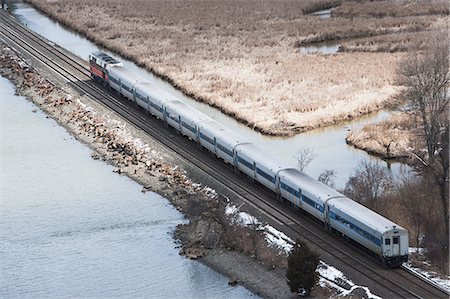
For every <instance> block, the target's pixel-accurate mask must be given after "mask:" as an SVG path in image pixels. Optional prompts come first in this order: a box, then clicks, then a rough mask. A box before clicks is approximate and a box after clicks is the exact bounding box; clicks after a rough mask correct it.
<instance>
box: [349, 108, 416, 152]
mask: <svg viewBox="0 0 450 299" xmlns="http://www.w3.org/2000/svg"><path fill="white" fill-rule="evenodd" d="M414 130H415V127H414V122H413V119H412V117H411V115H409V114H406V113H403V112H396V113H393V114H392V115H391V116H390V117H389V118H388V119H386V120H384V121H382V122H379V123H375V124H369V125H366V126H365V127H363V128H362V129H361V130H360V131H355V132H351V133H350V134H349V135H348V136H347V138H346V141H347V143H348V144H351V145H353V146H354V147H356V148H359V149H362V150H364V151H366V152H369V153H371V154H374V155H377V156H380V157H382V158H386V159H392V158H395V159H408V158H410V157H411V153H412V152H413V148H414V147H415V144H414V143H415V140H416V135H415V134H416V132H415V131H414Z"/></svg>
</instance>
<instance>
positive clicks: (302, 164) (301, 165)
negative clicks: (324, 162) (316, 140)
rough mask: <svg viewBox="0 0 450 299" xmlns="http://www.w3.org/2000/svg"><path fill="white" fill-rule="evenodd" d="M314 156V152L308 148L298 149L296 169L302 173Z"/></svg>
mask: <svg viewBox="0 0 450 299" xmlns="http://www.w3.org/2000/svg"><path fill="white" fill-rule="evenodd" d="M316 156H317V155H316V154H315V153H314V150H313V149H312V148H310V147H305V148H302V149H300V150H299V151H298V152H297V156H296V158H297V166H298V169H300V171H304V170H305V169H306V167H308V165H309V163H311V162H312V160H314V158H315V157H316Z"/></svg>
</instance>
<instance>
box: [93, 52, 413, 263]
mask: <svg viewBox="0 0 450 299" xmlns="http://www.w3.org/2000/svg"><path fill="white" fill-rule="evenodd" d="M89 63H90V71H91V76H92V77H93V78H94V79H95V80H97V81H99V82H101V83H102V84H104V85H107V86H109V87H110V88H112V89H113V90H116V91H117V92H118V93H120V94H121V95H122V96H124V97H125V98H127V99H129V100H130V101H133V102H135V103H137V105H139V106H141V107H142V108H143V109H145V110H147V111H148V112H149V113H150V114H152V115H153V116H155V117H157V118H159V119H161V120H162V121H164V122H166V123H167V124H168V125H169V126H171V127H173V128H174V129H175V130H177V131H179V132H180V133H181V134H183V135H185V136H187V137H188V138H190V139H191V140H193V141H195V142H196V143H198V144H200V145H201V146H202V147H203V148H205V149H207V150H208V151H210V152H212V153H213V154H215V156H217V157H218V158H221V159H222V160H223V161H225V162H226V163H229V164H231V165H232V166H234V167H235V168H236V169H237V170H239V171H241V172H243V173H245V174H246V175H248V176H249V177H251V178H253V179H254V180H256V181H257V182H259V183H260V184H262V185H264V186H265V187H267V188H268V189H270V190H272V191H273V192H275V193H276V194H277V195H278V196H279V197H282V198H284V199H285V200H287V201H289V202H290V203H291V204H292V205H294V206H295V207H297V208H300V209H303V210H304V211H306V212H307V213H309V214H311V215H312V216H313V217H315V218H316V219H318V220H319V221H320V222H322V223H323V224H324V226H325V227H327V228H328V229H331V230H333V231H335V232H339V233H340V234H342V235H344V236H346V237H348V238H350V239H352V240H353V241H355V242H357V243H358V244H360V245H362V246H363V247H365V248H367V249H368V250H370V251H371V252H372V253H374V254H376V255H377V256H378V257H379V258H380V260H381V261H382V262H383V263H384V264H386V265H389V266H392V267H398V266H399V265H400V264H401V263H402V262H405V261H407V260H408V232H407V231H406V230H405V229H404V228H402V227H401V226H399V225H397V224H395V223H393V222H391V221H390V220H388V219H386V218H384V217H382V216H381V215H379V214H377V213H375V212H373V211H372V210H370V209H368V208H366V207H364V206H362V205H361V204H359V203H357V202H355V201H353V200H351V199H350V198H348V197H346V196H344V195H343V194H341V193H339V192H337V191H336V190H334V189H332V188H330V187H329V186H327V185H325V184H323V183H321V182H319V181H317V180H315V179H313V178H311V177H310V176H308V175H306V174H305V173H303V172H301V171H299V170H298V169H296V168H295V167H292V165H286V163H284V162H283V161H279V160H277V159H276V158H274V156H273V155H271V154H269V153H267V152H266V151H264V150H263V149H261V148H260V147H258V145H256V144H254V143H251V142H249V141H248V140H246V139H245V138H243V137H242V136H239V135H238V134H236V133H235V132H233V131H231V130H229V129H228V128H226V127H224V126H222V125H221V124H219V123H218V122H216V121H214V120H213V119H211V118H210V117H208V116H207V115H205V114H203V113H201V112H199V111H197V110H196V109H194V108H192V107H190V106H188V105H186V104H184V103H183V102H181V101H179V100H178V99H177V98H175V97H174V96H172V95H170V94H168V93H167V92H165V91H164V90H161V89H158V88H156V87H155V86H154V85H152V84H150V83H148V82H146V81H145V80H144V79H142V78H140V77H137V76H135V75H133V74H132V73H130V72H129V71H127V70H126V69H125V68H124V67H123V65H122V64H121V63H120V62H119V61H117V60H116V59H114V58H112V57H110V56H109V55H107V54H105V53H103V52H94V53H92V54H90V55H89Z"/></svg>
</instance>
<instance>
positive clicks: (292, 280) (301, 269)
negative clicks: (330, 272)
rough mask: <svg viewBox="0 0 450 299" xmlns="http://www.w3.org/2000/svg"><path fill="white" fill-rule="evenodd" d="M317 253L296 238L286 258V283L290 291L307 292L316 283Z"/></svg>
mask: <svg viewBox="0 0 450 299" xmlns="http://www.w3.org/2000/svg"><path fill="white" fill-rule="evenodd" d="M318 264H319V255H318V254H317V253H315V252H314V251H312V250H311V249H310V248H309V247H308V246H307V245H306V243H304V242H302V241H300V240H297V242H296V244H295V246H294V248H293V249H292V252H291V253H290V255H289V258H288V269H287V273H286V278H287V283H288V285H289V288H290V289H291V292H292V293H302V294H309V293H310V292H311V289H312V288H313V287H314V285H315V284H316V283H317V280H318V275H317V272H316V268H317V265H318Z"/></svg>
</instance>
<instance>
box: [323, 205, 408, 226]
mask: <svg viewBox="0 0 450 299" xmlns="http://www.w3.org/2000/svg"><path fill="white" fill-rule="evenodd" d="M328 205H329V206H333V207H334V208H336V209H338V210H340V211H341V212H342V213H344V214H347V215H349V216H350V217H352V218H354V219H356V220H358V221H360V222H362V223H364V224H366V225H368V226H369V227H371V228H372V229H374V230H376V231H378V232H380V233H384V232H386V231H390V230H393V229H396V230H399V231H402V230H403V231H405V229H404V228H403V227H401V226H400V225H398V224H395V223H394V222H392V221H391V220H389V219H387V218H385V217H383V216H381V215H379V214H377V213H375V212H374V211H372V210H371V209H369V208H366V207H365V206H363V205H361V204H359V203H357V202H356V201H354V200H351V199H350V198H348V197H341V198H333V199H331V200H330V201H328Z"/></svg>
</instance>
